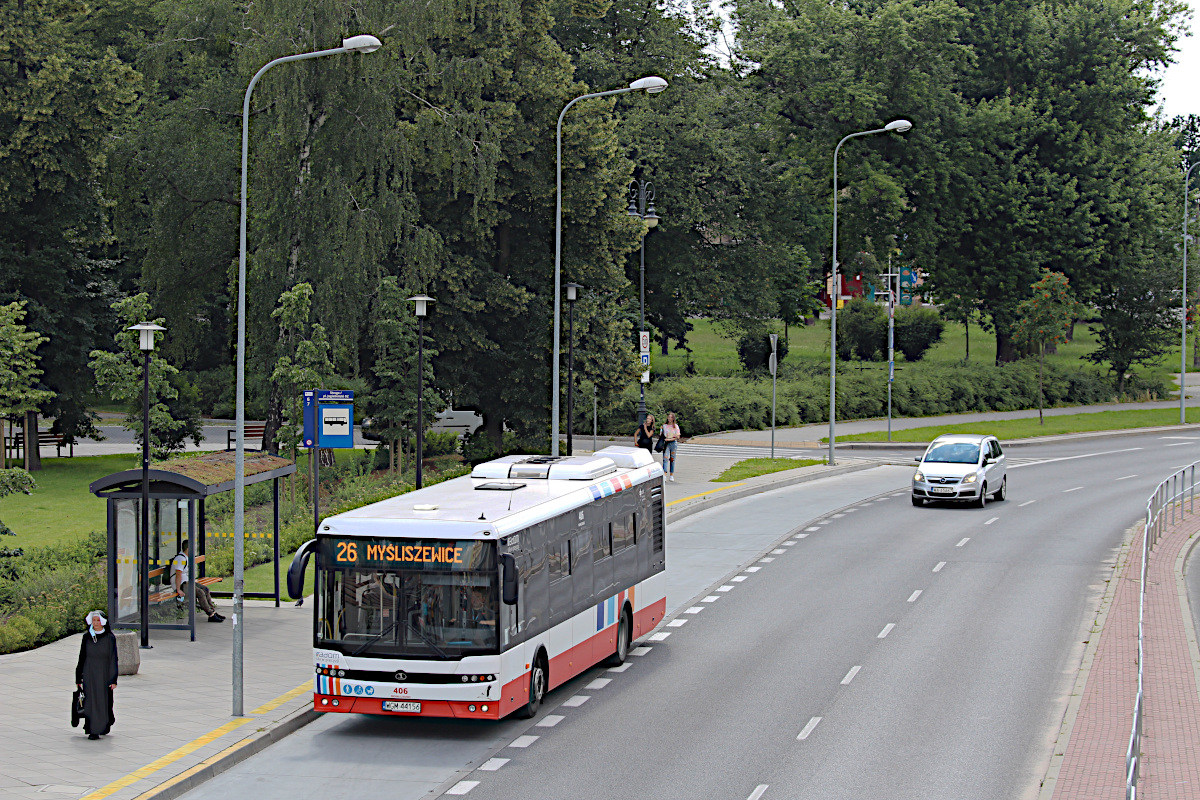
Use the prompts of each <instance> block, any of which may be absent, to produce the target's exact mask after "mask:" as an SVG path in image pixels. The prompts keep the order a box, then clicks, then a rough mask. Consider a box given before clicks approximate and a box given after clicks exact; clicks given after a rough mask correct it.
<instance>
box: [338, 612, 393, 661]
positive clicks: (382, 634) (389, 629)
mask: <svg viewBox="0 0 1200 800" xmlns="http://www.w3.org/2000/svg"><path fill="white" fill-rule="evenodd" d="M399 622H400V619H399V618H398V617H397V619H396V622H393V623H392V624H391V625H388V626H387V628H385V629H384V630H381V631H380V632H379V633H377V634H375V635H374V636H373V637H371V638H370V639H367V640H366V641H365V642H363V643H362V646H361V647H359V648H358V649H357V650H355V651H354V652H353V653H351V654H350V656H349V657H350V658H354V657H355V656H356V655H358V654H359V653H361V652H362V651H364V650H366V649H367V648H368V647H370V646H371V645H373V644H375V643H376V642H378V641H379V640H380V639H382V638H383V637H385V636H387V635H388V634H389V633H391V632H392V631H394V630H396V624H397V623H399Z"/></svg>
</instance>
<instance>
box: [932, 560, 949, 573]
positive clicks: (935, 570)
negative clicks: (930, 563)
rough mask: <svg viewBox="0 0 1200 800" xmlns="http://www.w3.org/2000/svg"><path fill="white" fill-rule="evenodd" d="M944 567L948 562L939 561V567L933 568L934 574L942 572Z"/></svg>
mask: <svg viewBox="0 0 1200 800" xmlns="http://www.w3.org/2000/svg"><path fill="white" fill-rule="evenodd" d="M944 566H946V562H945V561H939V562H938V563H937V566H936V567H934V568H933V571H934V572H941V571H942V567H944Z"/></svg>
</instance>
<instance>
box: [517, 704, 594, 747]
mask: <svg viewBox="0 0 1200 800" xmlns="http://www.w3.org/2000/svg"><path fill="white" fill-rule="evenodd" d="M578 699H579V696H578V695H576V696H575V697H572V698H571V700H578ZM583 699H584V700H587V698H586V697H585V698H583ZM571 700H568V701H567V702H565V703H563V705H564V706H569V705H577V706H581V705H583V701H580V702H578V703H572V702H571ZM540 738H541V737H540V736H531V735H530V734H528V733H527V734H525V735H524V736H518V737H517V738H515V739H513V740H512V741H511V742H509V744H508V746H509V747H529V745H531V744H533V743H534V742H536V741H537V740H538V739H540Z"/></svg>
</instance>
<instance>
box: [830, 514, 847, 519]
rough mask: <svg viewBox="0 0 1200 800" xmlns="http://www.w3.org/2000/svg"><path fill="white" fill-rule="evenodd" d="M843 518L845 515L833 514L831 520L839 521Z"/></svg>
mask: <svg viewBox="0 0 1200 800" xmlns="http://www.w3.org/2000/svg"><path fill="white" fill-rule="evenodd" d="M844 516H846V515H845V514H834V515H833V517H832V518H833V519H841V518H842V517H844Z"/></svg>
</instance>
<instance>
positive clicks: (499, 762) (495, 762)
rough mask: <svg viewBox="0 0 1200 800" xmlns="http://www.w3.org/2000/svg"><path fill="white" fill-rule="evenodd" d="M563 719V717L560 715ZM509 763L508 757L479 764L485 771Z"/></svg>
mask: <svg viewBox="0 0 1200 800" xmlns="http://www.w3.org/2000/svg"><path fill="white" fill-rule="evenodd" d="M559 719H562V717H559ZM507 763H508V759H507V758H489V759H488V760H487V761H485V762H483V763H482V764H480V765H479V768H480V769H481V770H483V771H484V772H495V771H496V770H498V769H500V768H501V767H503V766H504V765H505V764H507Z"/></svg>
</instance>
